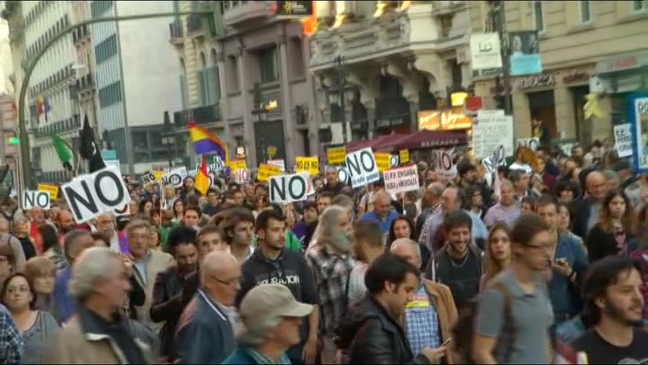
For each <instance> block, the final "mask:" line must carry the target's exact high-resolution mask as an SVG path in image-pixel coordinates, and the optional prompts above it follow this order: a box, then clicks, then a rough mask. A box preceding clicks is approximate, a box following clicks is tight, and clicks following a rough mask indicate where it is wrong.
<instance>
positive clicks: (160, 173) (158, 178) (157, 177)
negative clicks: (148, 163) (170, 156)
mask: <svg viewBox="0 0 648 365" xmlns="http://www.w3.org/2000/svg"><path fill="white" fill-rule="evenodd" d="M151 174H153V176H154V177H155V181H162V176H164V171H151Z"/></svg>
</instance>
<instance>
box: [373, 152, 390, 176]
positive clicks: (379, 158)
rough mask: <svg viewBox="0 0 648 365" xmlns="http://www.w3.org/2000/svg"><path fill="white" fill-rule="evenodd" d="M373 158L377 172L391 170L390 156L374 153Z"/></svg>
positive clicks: (383, 153)
mask: <svg viewBox="0 0 648 365" xmlns="http://www.w3.org/2000/svg"><path fill="white" fill-rule="evenodd" d="M374 158H375V159H376V164H377V165H378V171H380V172H384V171H387V170H389V169H391V154H389V153H386V152H376V153H374Z"/></svg>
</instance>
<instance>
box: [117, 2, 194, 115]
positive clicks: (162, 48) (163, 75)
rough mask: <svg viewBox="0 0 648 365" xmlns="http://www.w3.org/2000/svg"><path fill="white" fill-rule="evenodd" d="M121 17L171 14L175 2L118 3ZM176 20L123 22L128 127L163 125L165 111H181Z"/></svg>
mask: <svg viewBox="0 0 648 365" xmlns="http://www.w3.org/2000/svg"><path fill="white" fill-rule="evenodd" d="M116 4H117V13H118V15H119V16H125V15H135V14H154V13H168V12H172V11H173V2H172V1H118V2H116ZM172 20H173V18H171V17H169V18H155V19H146V20H134V21H127V22H120V23H119V25H118V27H119V35H120V39H119V46H120V49H121V56H122V65H123V72H124V78H123V82H124V86H125V87H124V89H125V95H124V99H125V102H126V110H127V112H126V113H127V115H128V125H129V126H131V127H134V126H145V125H153V124H161V123H162V115H163V113H164V111H165V110H168V111H174V110H180V109H182V93H181V90H180V88H179V87H178V76H179V75H180V72H181V70H180V63H179V62H178V54H177V52H176V51H175V50H174V48H173V45H171V44H169V23H170V22H171V21H172Z"/></svg>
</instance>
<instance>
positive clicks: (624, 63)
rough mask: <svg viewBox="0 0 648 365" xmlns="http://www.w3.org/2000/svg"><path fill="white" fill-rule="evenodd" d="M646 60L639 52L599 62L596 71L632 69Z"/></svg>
mask: <svg viewBox="0 0 648 365" xmlns="http://www.w3.org/2000/svg"><path fill="white" fill-rule="evenodd" d="M644 57H645V55H644ZM646 61H647V60H646V59H642V57H640V55H638V54H631V55H626V56H621V57H616V58H613V59H608V60H605V61H601V62H599V63H598V64H597V65H596V72H597V73H606V72H619V71H627V70H632V69H634V68H637V67H639V66H641V65H642V64H643V63H646Z"/></svg>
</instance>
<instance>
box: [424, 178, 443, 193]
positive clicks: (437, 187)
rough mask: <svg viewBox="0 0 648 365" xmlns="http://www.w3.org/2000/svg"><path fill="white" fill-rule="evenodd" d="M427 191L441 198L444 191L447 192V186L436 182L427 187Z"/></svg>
mask: <svg viewBox="0 0 648 365" xmlns="http://www.w3.org/2000/svg"><path fill="white" fill-rule="evenodd" d="M427 190H428V191H429V192H430V193H432V195H434V196H441V194H443V190H445V186H444V185H443V184H441V183H440V182H437V181H435V182H433V183H430V185H428V186H427Z"/></svg>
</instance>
